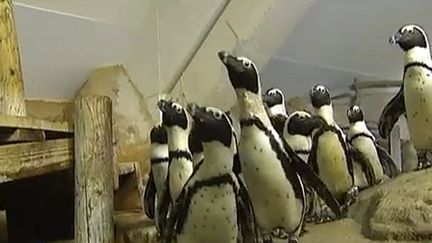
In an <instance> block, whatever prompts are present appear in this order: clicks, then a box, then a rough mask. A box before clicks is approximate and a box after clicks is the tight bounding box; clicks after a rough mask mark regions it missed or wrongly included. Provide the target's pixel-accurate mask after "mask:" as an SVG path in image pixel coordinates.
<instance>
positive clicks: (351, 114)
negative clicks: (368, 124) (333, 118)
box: [347, 105, 364, 123]
mask: <svg viewBox="0 0 432 243" xmlns="http://www.w3.org/2000/svg"><path fill="white" fill-rule="evenodd" d="M347 117H348V121H349V123H355V122H358V121H363V120H364V115H363V111H362V109H361V108H360V107H359V106H358V105H352V106H350V107H349V108H348V110H347Z"/></svg>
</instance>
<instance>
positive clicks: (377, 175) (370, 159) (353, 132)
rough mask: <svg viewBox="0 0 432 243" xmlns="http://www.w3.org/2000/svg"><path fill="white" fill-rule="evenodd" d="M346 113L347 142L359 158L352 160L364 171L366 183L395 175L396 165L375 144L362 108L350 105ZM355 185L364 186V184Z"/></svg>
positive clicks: (370, 183) (372, 182)
mask: <svg viewBox="0 0 432 243" xmlns="http://www.w3.org/2000/svg"><path fill="white" fill-rule="evenodd" d="M346 115H347V118H348V121H349V124H350V126H349V131H348V137H347V138H348V142H349V143H350V144H351V145H352V147H353V148H354V149H355V150H356V152H357V153H360V154H359V156H358V157H359V158H357V159H356V158H354V160H355V162H357V163H359V164H360V165H361V166H362V168H361V171H363V172H364V174H365V176H366V179H367V183H368V185H369V186H374V185H376V184H378V183H381V182H382V181H384V180H385V179H386V176H385V175H387V176H388V177H390V178H393V177H395V176H396V175H397V173H398V172H397V167H396V165H395V163H394V162H393V159H392V158H391V157H390V155H389V154H388V153H387V151H385V149H384V148H382V147H381V146H380V145H378V144H377V142H376V140H375V136H374V135H373V134H372V132H371V131H369V129H368V127H367V124H366V122H365V120H364V114H363V111H362V109H361V108H360V107H359V106H358V105H352V106H350V107H349V108H348V109H347V113H346ZM357 170H358V169H357ZM354 172H356V168H354ZM355 174H356V173H355ZM356 184H357V183H356ZM357 186H359V187H360V188H362V187H364V185H357Z"/></svg>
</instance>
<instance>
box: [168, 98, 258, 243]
mask: <svg viewBox="0 0 432 243" xmlns="http://www.w3.org/2000/svg"><path fill="white" fill-rule="evenodd" d="M189 108H190V114H191V115H192V117H193V119H194V122H195V127H196V132H197V136H199V139H200V140H201V141H202V144H203V151H204V160H203V161H202V162H201V163H200V164H199V165H198V167H197V169H196V170H195V171H194V172H193V174H192V176H191V177H190V178H189V180H188V182H187V183H186V185H185V187H184V188H183V191H182V193H181V195H180V197H179V199H178V204H177V206H176V208H175V209H174V212H175V213H173V214H172V217H170V218H169V220H168V221H169V223H168V225H169V229H168V232H170V235H168V237H167V239H165V241H164V242H171V241H172V240H175V242H177V243H183V242H184V243H200V242H208V243H219V242H220V243H229V242H231V243H236V242H258V235H257V230H256V227H255V226H254V214H253V208H252V205H251V203H250V199H249V196H248V193H247V191H246V189H245V187H244V186H243V185H242V183H241V181H239V180H238V178H237V177H236V175H235V174H234V172H233V170H232V167H233V163H234V155H235V153H236V149H235V147H236V146H237V144H236V140H235V137H234V131H233V127H232V124H231V122H230V120H229V118H228V117H227V115H226V114H225V113H224V112H223V111H221V110H219V109H216V108H212V107H200V106H198V105H196V104H194V105H190V106H188V109H189ZM246 238H247V239H249V240H247V241H240V240H241V239H246Z"/></svg>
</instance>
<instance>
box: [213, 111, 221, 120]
mask: <svg viewBox="0 0 432 243" xmlns="http://www.w3.org/2000/svg"><path fill="white" fill-rule="evenodd" d="M213 116H214V117H215V118H216V119H218V120H220V119H221V118H222V114H221V113H219V112H214V113H213Z"/></svg>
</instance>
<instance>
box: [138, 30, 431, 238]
mask: <svg viewBox="0 0 432 243" xmlns="http://www.w3.org/2000/svg"><path fill="white" fill-rule="evenodd" d="M391 42H392V43H398V44H399V45H400V47H401V48H402V50H403V51H404V53H405V67H404V79H403V80H404V84H403V85H402V87H401V91H399V93H398V94H397V95H396V97H395V98H393V99H392V100H391V101H390V102H389V103H388V104H387V105H386V106H385V108H384V111H383V113H382V115H381V117H380V122H379V132H380V135H381V136H382V137H387V136H388V135H389V133H390V131H391V129H392V127H393V126H394V124H395V123H396V122H397V119H398V117H399V116H400V115H402V114H405V116H406V117H407V122H408V127H409V131H410V132H412V134H411V137H412V141H413V144H414V146H415V147H416V149H424V150H428V149H429V148H430V147H432V129H425V127H427V128H429V126H428V124H429V121H430V122H432V95H429V92H432V82H431V81H429V78H430V74H431V70H432V69H431V65H432V62H431V61H430V60H431V59H430V54H429V47H428V42H427V39H426V34H425V32H424V31H423V30H422V29H421V28H420V27H419V26H417V25H405V26H403V27H401V28H400V29H399V30H398V32H397V34H396V35H394V36H393V37H392V38H391ZM426 52H427V53H426ZM218 57H219V59H220V61H221V62H222V63H223V66H225V68H226V71H227V73H228V77H229V80H230V83H231V85H232V87H233V88H234V90H235V93H236V95H237V102H238V106H239V108H240V115H239V117H237V118H235V117H234V116H233V115H232V114H231V113H230V112H227V111H223V110H220V109H218V108H214V107H205V106H200V105H198V104H188V105H187V106H186V107H183V106H181V105H180V104H178V103H176V102H174V101H171V100H169V99H161V100H159V101H158V103H157V106H158V108H159V110H160V111H161V114H162V123H161V124H160V125H156V126H154V127H153V129H152V130H151V132H150V141H151V171H150V174H149V180H148V182H147V186H146V190H145V195H144V200H145V201H144V204H145V213H146V215H147V216H148V217H149V218H151V219H154V221H155V224H156V229H157V231H158V234H159V236H160V239H161V241H162V242H179V243H183V242H184V243H195V242H205V243H207V242H215V243H216V242H218V243H219V242H220V243H227V242H264V243H267V242H273V238H281V239H285V240H286V241H287V242H298V238H299V236H300V234H301V233H303V232H305V229H304V224H305V222H324V221H328V220H332V219H336V218H339V217H343V216H344V215H345V214H346V212H347V208H348V206H349V205H350V204H352V203H353V202H354V200H355V197H356V195H357V194H358V192H359V190H362V189H364V188H367V187H370V186H374V185H377V184H379V183H382V182H383V181H385V180H388V179H389V178H393V177H395V176H397V175H398V174H399V173H400V172H399V170H398V169H397V167H396V165H395V163H394V162H393V160H392V159H391V157H390V155H389V154H388V153H387V151H386V150H385V149H384V148H382V147H381V146H380V145H378V143H377V142H376V139H375V137H374V135H373V134H372V132H371V131H370V130H369V129H368V127H367V125H366V123H365V117H364V113H363V111H362V109H361V108H360V107H359V106H358V105H353V106H350V107H349V108H348V109H347V113H346V115H347V118H348V121H349V124H350V127H349V131H348V133H347V135H345V133H344V132H343V131H342V129H341V128H340V127H339V126H338V125H337V123H336V121H335V120H334V117H333V107H332V102H331V95H330V91H329V90H328V89H327V88H326V87H325V86H323V85H321V84H318V85H315V86H313V87H312V88H311V90H310V92H309V98H310V103H311V104H312V107H313V109H312V112H311V113H309V112H307V111H304V110H299V111H294V112H292V113H290V114H287V112H286V109H285V100H284V95H283V93H282V91H281V90H280V89H277V88H271V89H269V90H268V91H267V92H265V93H264V94H262V91H261V81H260V75H259V72H258V69H257V67H256V66H255V64H254V62H253V61H252V60H250V59H248V58H247V57H241V56H234V55H232V54H230V53H228V52H226V51H220V52H218ZM431 94H432V93H431ZM429 119H430V120H429ZM236 126H239V127H240V132H239V133H236V131H235V129H234V128H235V127H236Z"/></svg>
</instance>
